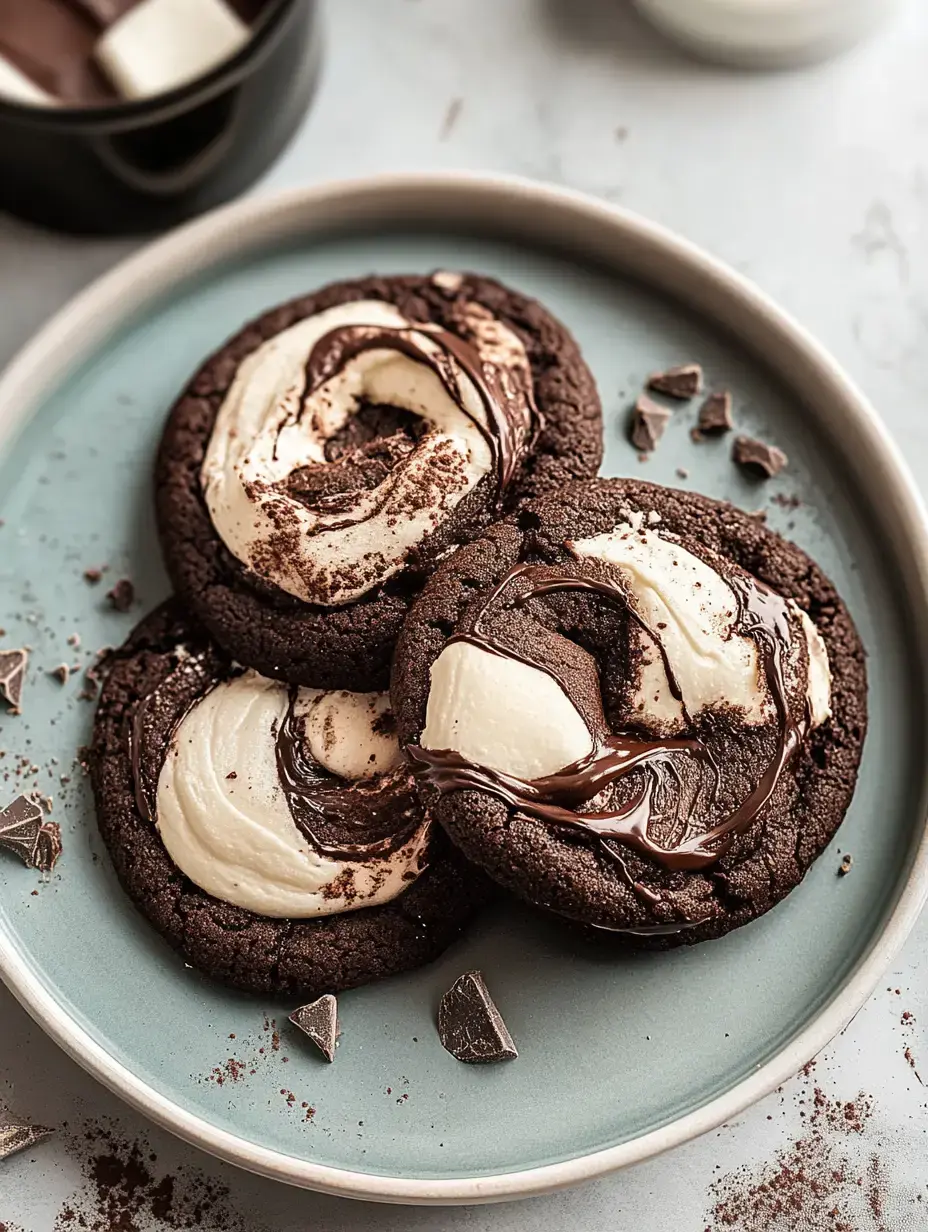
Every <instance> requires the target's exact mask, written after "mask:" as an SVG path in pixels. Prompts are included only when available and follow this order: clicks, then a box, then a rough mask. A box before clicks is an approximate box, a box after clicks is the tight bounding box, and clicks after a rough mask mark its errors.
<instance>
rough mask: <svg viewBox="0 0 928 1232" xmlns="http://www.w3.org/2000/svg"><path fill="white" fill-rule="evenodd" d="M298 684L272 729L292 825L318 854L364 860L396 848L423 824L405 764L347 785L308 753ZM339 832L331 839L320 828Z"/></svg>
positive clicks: (280, 776)
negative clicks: (300, 711)
mask: <svg viewBox="0 0 928 1232" xmlns="http://www.w3.org/2000/svg"><path fill="white" fill-rule="evenodd" d="M298 696H299V690H298V689H291V690H290V701H289V704H288V706H287V713H286V714H285V715H284V718H283V721H282V722H281V723H280V726H279V728H278V730H277V732H276V733H275V752H276V757H277V774H278V777H279V778H280V785H281V787H282V788H283V793H284V796H285V797H286V800H287V807H288V808H289V810H290V816H291V817H292V818H293V821H294V824H295V825H296V827H297V829H298V830H299V831H300V832H301V833H302V834H303V835H305V837H306V838H307V839H308V840H309V842H310V843H312V845H313V847H315V849H316V850H317V851H318V852H320V853H321V854H322V855H325V856H329V857H331V858H332V859H337V860H369V859H373V858H376V857H386V856H388V855H390V854H391V853H392V852H394V851H397V850H398V849H399V848H400V847H402V846H403V845H404V844H405V843H406V842H408V840H409V839H410V838H412V836H413V834H414V833H415V831H416V829H417V828H418V827H419V825H421V823H422V814H421V812H420V810H419V807H418V801H417V797H416V791H415V787H414V785H413V781H412V776H411V775H410V773H409V770H408V768H406V767H403V768H402V769H400V770H398V771H396V772H394V773H393V774H386V775H378V776H377V777H375V778H372V779H370V780H367V781H364V780H361V781H359V782H357V783H352V784H346V782H345V780H344V779H341V778H338V777H336V776H335V775H334V774H330V773H329V771H327V770H326V769H325V768H324V767H322V766H320V765H319V763H318V762H316V761H314V760H313V758H312V757H311V756H310V753H309V750H308V747H307V744H306V739H305V734H304V722H303V720H302V719H301V718H300V716H298V715H297V713H296V702H297V698H298ZM333 830H334V831H335V832H336V833H337V834H338V835H339V837H338V839H337V840H330V839H327V838H325V837H323V832H324V831H333Z"/></svg>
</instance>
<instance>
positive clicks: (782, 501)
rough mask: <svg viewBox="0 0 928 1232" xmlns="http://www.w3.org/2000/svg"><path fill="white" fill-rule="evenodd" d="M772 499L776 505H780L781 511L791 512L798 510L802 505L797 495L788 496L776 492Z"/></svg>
mask: <svg viewBox="0 0 928 1232" xmlns="http://www.w3.org/2000/svg"><path fill="white" fill-rule="evenodd" d="M770 499H771V500H772V501H773V503H774V504H775V505H779V506H780V508H781V509H787V510H789V512H792V511H793V510H794V509H798V508H799V506H800V505H801V504H802V501H801V500H800V499H799V497H798V496H796V495H795V494H794V495H791V496H787V495H786V494H785V493H783V492H776V493H775V494H774V495H773V496H771V498H770Z"/></svg>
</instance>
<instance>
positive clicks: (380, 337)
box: [303, 322, 544, 505]
mask: <svg viewBox="0 0 928 1232" xmlns="http://www.w3.org/2000/svg"><path fill="white" fill-rule="evenodd" d="M417 334H425V335H427V336H428V337H429V338H431V339H432V341H433V342H434V343H435V344H436V346H437V348H438V350H437V351H432V350H428V349H426V348H425V347H424V346H423V345H422V344H421V343H420V342H419V341H418V339H417V338H416V335H417ZM377 350H390V351H399V352H400V353H401V354H403V355H407V356H408V357H409V358H410V359H412V360H415V362H416V363H418V364H422V365H424V366H425V367H426V368H428V369H429V370H430V371H431V372H434V374H435V375H436V376H437V377H438V379H439V381H441V384H442V387H443V388H444V390H445V392H446V393H447V394H448V396H449V398H451V400H452V401H453V402H454V404H455V405H456V406H457V407H458V408H459V409H460V410H461V411H462V413H463V414H465V415H466V416H467V418H468V419H470V421H471V422H472V423H473V424H474V426H475V427H476V428H477V429H478V430H479V432H480V434H481V435H482V436H483V438H484V440H485V441H486V442H487V445H488V446H489V449H490V456H491V458H492V460H493V470H494V473H495V475H496V503H497V505H499V504H500V503H501V501H502V497H503V494H504V492H505V490H506V488H507V487H508V486H509V484H510V483H511V482H512V480H513V478H514V477H515V475H516V474H517V473H518V470H519V467H520V466H521V464H522V460H523V459H524V457H525V455H526V453H528V451H529V450H530V449H531V448H532V446H533V445H534V443H535V440H536V439H537V436H538V434H539V433H540V432H541V431H542V429H543V427H544V419H543V416H542V414H541V412H540V411H539V410H538V408H537V407H536V405H535V399H534V393H533V389H532V382H531V380H530V379H529V380H527V381H525V382H523V383H522V387H521V389H516V388H514V387H513V383H512V382H513V377H512V373H511V372H510V370H509V369H507V368H505V367H497V366H496V365H494V364H488V363H485V362H484V361H483V359H482V358H481V356H480V352H479V351H478V350H477V348H476V347H475V346H474V345H473V344H472V343H470V342H468V341H466V340H465V339H464V338H460V337H458V335H457V334H452V333H451V332H450V331H449V330H447V329H443V328H442V327H441V326H439V325H435V324H433V323H431V322H424V323H422V324H415V325H410V326H405V327H404V326H388V325H339V326H336V328H335V329H332V330H330V331H329V332H328V333H327V334H324V335H323V336H322V337H321V338H320V339H319V340H318V341H317V342H316V344H315V346H314V347H313V349H312V351H311V352H310V355H309V359H308V360H307V363H306V384H305V389H304V392H303V397H304V400H305V399H306V398H309V397H310V396H311V395H312V394H313V393H315V392H316V390H317V389H319V387H320V386H322V385H324V384H325V383H326V382H327V381H330V380H331V379H332V377H333V376H335V375H336V374H337V373H339V372H341V371H342V369H343V368H345V366H346V365H347V364H349V363H350V362H351V360H353V359H355V358H356V357H357V356H358V355H361V354H363V353H364V352H365V351H377ZM456 366H457V368H460V370H461V371H462V372H464V373H465V375H466V376H467V377H468V378H469V379H470V381H471V383H472V385H473V386H474V389H475V390H476V391H477V395H478V397H479V398H480V402H481V404H482V406H483V409H484V412H485V414H486V422H485V423H484V422H483V421H482V420H481V419H479V418H478V417H477V416H475V415H474V414H473V413H472V412H471V411H470V410H469V408H468V406H467V404H466V402H465V400H464V397H463V394H462V393H461V389H460V385H459V381H458V373H457V371H456ZM519 394H521V397H519V396H518V395H519Z"/></svg>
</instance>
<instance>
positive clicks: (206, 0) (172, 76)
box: [94, 0, 251, 98]
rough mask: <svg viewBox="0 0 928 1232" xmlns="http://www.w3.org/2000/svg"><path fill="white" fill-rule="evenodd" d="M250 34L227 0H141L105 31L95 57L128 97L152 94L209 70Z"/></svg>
mask: <svg viewBox="0 0 928 1232" xmlns="http://www.w3.org/2000/svg"><path fill="white" fill-rule="evenodd" d="M250 37H251V31H250V29H249V28H248V26H247V25H246V24H245V23H244V22H243V21H241V19H240V18H239V17H238V16H237V15H236V14H235V13H234V12H233V11H232V10H231V9H230V8H229V6H228V5H227V4H224V3H223V0H140V3H139V4H137V5H136V6H135V7H134V8H132V9H130V10H129V12H128V13H126V14H125V15H124V16H123V17H120V19H119V20H118V21H116V22H114V23H113V25H112V26H110V27H109V29H107V30H106V31H105V32H104V33H103V34H102V35H101V36H100V39H99V40H98V42H97V45H96V47H95V49H94V57H95V59H96V60H97V62H98V63H99V65H100V67H101V68H102V69H103V71H104V72H105V73H106V74H107V76H108V77H109V78H110V80H111V81H112V83H113V85H114V86H115V88H116V90H117V91H118V92H119V93H120V94H121V95H122V96H123V98H148V97H150V96H151V95H152V94H163V93H165V92H166V91H168V90H175V89H177V87H178V86H182V85H186V83H187V82H188V81H194V80H195V79H196V78H197V77H202V76H204V74H206V73H208V72H209V71H210V70H211V69H214V68H215V67H216V66H217V65H218V64H221V63H222V62H223V61H224V60H228V59H230V58H231V57H232V56H234V55H235V54H236V52H238V51H240V50H241V48H242V47H244V46H245V44H246V43H247V42H248V40H249V38H250Z"/></svg>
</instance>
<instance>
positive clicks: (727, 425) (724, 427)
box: [697, 389, 735, 436]
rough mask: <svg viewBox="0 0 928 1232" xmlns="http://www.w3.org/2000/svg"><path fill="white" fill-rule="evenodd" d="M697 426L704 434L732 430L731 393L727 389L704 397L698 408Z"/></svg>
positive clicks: (710, 434) (708, 434)
mask: <svg viewBox="0 0 928 1232" xmlns="http://www.w3.org/2000/svg"><path fill="white" fill-rule="evenodd" d="M697 426H698V428H699V431H700V432H702V433H704V434H705V435H706V436H713V435H716V434H718V433H721V432H730V431H731V430H732V428H733V427H734V426H735V425H734V423H733V422H732V418H731V394H730V393H729V391H728V390H727V389H721V390H719V391H717V392H716V393H714V394H710V395H709V397H708V398H706V400H705V402H704V403H703V404H702V406H701V407H700V408H699V418H698V420H697Z"/></svg>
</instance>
